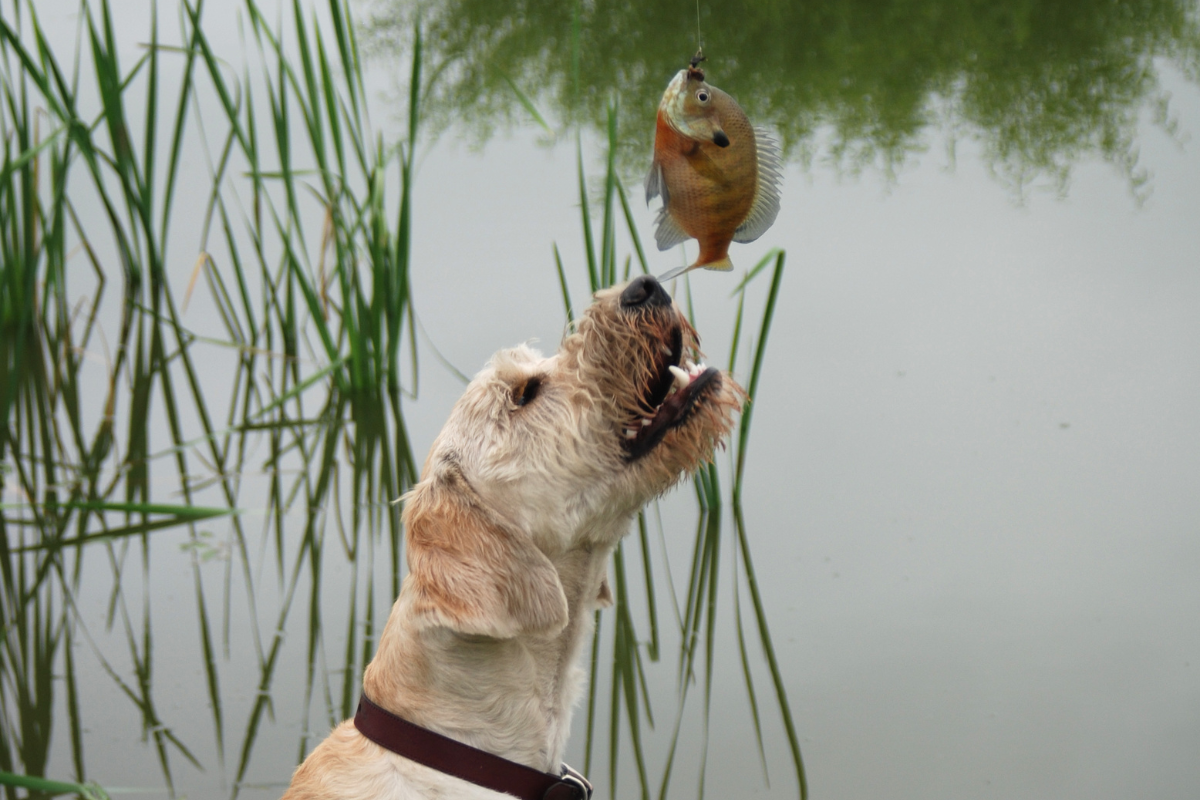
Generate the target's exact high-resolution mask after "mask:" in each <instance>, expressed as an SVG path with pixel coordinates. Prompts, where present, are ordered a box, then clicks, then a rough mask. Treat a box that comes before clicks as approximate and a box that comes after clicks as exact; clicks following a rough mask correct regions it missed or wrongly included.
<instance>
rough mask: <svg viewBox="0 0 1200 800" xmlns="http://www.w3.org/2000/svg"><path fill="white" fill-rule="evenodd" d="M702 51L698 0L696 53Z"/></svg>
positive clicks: (697, 1)
mask: <svg viewBox="0 0 1200 800" xmlns="http://www.w3.org/2000/svg"><path fill="white" fill-rule="evenodd" d="M703 50H704V44H703V43H702V42H701V41H700V0H696V51H697V52H702V51H703Z"/></svg>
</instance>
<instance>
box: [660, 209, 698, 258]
mask: <svg viewBox="0 0 1200 800" xmlns="http://www.w3.org/2000/svg"><path fill="white" fill-rule="evenodd" d="M654 225H655V230H654V241H655V242H656V243H657V244H658V249H659V250H670V249H671V248H672V247H674V246H675V245H677V244H681V243H683V242H686V241H687V240H688V239H690V238H692V237H691V236H689V235H688V233H687V231H685V230H684V229H683V228H681V227H679V223H678V222H676V221H675V218H674V217H672V216H671V215H670V214H669V213H667V207H666V206H665V205H664V206H663V207H662V208H660V209H659V210H658V216H657V217H655V218H654Z"/></svg>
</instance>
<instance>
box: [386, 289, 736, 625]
mask: <svg viewBox="0 0 1200 800" xmlns="http://www.w3.org/2000/svg"><path fill="white" fill-rule="evenodd" d="M698 344H699V342H698V339H697V336H696V332H695V330H694V329H693V328H692V326H691V325H690V324H688V322H687V320H686V319H685V318H684V316H683V315H682V314H681V313H680V311H679V309H678V308H677V307H676V306H675V305H674V303H672V301H671V298H670V297H669V296H668V295H667V293H666V292H665V291H663V289H662V287H661V286H660V285H659V284H658V282H657V281H655V280H654V279H653V278H651V277H649V276H645V277H642V278H638V279H636V280H634V281H632V282H630V283H629V284H627V285H625V286H620V287H615V288H612V289H607V290H605V291H602V292H599V293H597V295H596V298H595V302H594V303H593V304H592V306H591V307H590V308H588V310H587V311H586V312H585V313H584V315H583V317H582V318H581V319H580V320H579V325H578V329H577V330H576V332H575V333H572V334H570V335H569V336H567V337H566V338H565V339H564V340H563V342H562V345H561V347H560V349H559V352H558V353H557V354H555V355H553V356H551V357H549V358H543V357H542V356H540V355H539V354H538V353H537V352H536V351H534V350H532V349H530V348H528V347H525V346H522V347H517V348H514V349H512V350H504V351H501V352H499V353H497V354H496V355H495V356H494V357H493V358H492V360H491V362H490V363H489V364H488V366H487V367H486V368H484V370H483V371H481V372H480V373H479V374H478V375H476V376H475V378H474V379H473V380H472V381H471V383H470V385H469V386H468V387H467V390H466V392H465V393H464V394H463V396H462V398H461V399H460V400H459V401H458V403H457V404H456V405H455V407H454V410H453V411H452V412H451V414H450V419H449V420H448V421H447V422H446V425H445V427H444V428H443V429H442V432H441V434H440V435H439V436H438V437H437V439H436V440H435V442H434V444H433V447H432V448H431V450H430V453H429V457H428V459H427V460H426V462H425V468H424V473H423V475H422V480H421V482H420V483H419V484H418V485H417V487H416V488H415V489H414V490H413V491H412V492H411V493H409V495H408V496H407V498H406V500H407V504H406V507H405V512H404V513H405V524H406V528H407V532H408V534H407V535H408V561H409V569H410V582H411V583H412V590H413V591H414V592H415V598H414V600H415V602H416V604H417V606H416V607H417V610H418V611H419V612H422V613H425V614H427V615H428V617H429V619H430V621H431V622H433V623H435V624H439V625H446V626H448V627H451V628H454V629H456V630H459V631H461V632H464V633H471V634H480V635H486V636H496V637H509V636H514V635H516V634H517V633H520V632H523V631H542V630H544V631H554V630H556V629H558V628H560V627H561V626H562V625H563V624H565V622H566V616H567V606H566V599H565V596H564V594H563V590H562V587H561V586H560V584H559V582H558V577H557V573H556V571H555V569H554V567H553V566H552V564H551V562H550V559H551V558H553V557H556V556H558V555H560V554H562V553H564V552H566V551H568V550H571V549H573V548H578V547H585V548H586V547H592V548H608V547H611V546H612V545H613V544H615V543H616V541H617V540H618V539H619V538H620V537H621V536H622V535H624V534H625V532H626V531H627V529H628V525H629V519H630V517H631V516H632V515H633V514H634V513H635V512H636V511H637V509H638V508H640V507H641V506H642V505H643V504H644V503H645V502H646V501H648V500H649V499H651V498H652V497H654V496H656V495H658V494H660V493H661V492H663V491H665V490H666V489H668V488H670V487H671V486H672V485H674V484H675V483H676V482H677V481H678V480H679V479H680V478H681V477H682V476H683V475H685V474H687V473H689V472H691V471H692V470H695V469H696V468H698V467H699V466H700V465H701V464H702V463H704V462H705V461H706V460H708V459H710V458H711V457H712V452H713V449H714V447H715V446H716V445H717V443H718V442H719V441H720V440H721V439H722V437H724V436H725V435H726V434H727V433H728V431H729V429H730V427H731V425H732V416H733V412H735V411H736V410H737V409H738V408H739V407H740V405H741V399H742V397H743V396H744V393H743V392H742V390H741V388H740V387H738V385H737V384H736V383H734V381H733V379H732V378H731V377H730V376H729V375H728V374H724V373H722V372H720V371H719V370H717V369H714V368H711V367H707V368H706V367H704V366H703V364H702V363H700V364H697V362H698V361H699V358H700V356H699V351H698V350H697V347H698Z"/></svg>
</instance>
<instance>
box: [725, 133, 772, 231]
mask: <svg viewBox="0 0 1200 800" xmlns="http://www.w3.org/2000/svg"><path fill="white" fill-rule="evenodd" d="M754 144H755V146H756V149H757V151H758V186H757V188H756V189H755V192H754V204H753V205H752V206H751V207H750V213H749V214H748V215H747V216H746V219H745V220H744V221H743V222H742V224H741V225H739V226H738V229H737V230H736V231H734V232H733V240H734V241H735V242H753V241H754V240H755V239H757V238H758V237H760V236H762V235H763V234H764V233H766V232H767V228H769V227H771V224H772V223H774V222H775V217H777V216H779V195H780V187H781V186H782V184H783V159H782V158H781V156H780V150H779V142H777V141H776V140H775V137H774V136H772V135H771V133H770V132H769V131H767V130H766V129H765V128H755V129H754Z"/></svg>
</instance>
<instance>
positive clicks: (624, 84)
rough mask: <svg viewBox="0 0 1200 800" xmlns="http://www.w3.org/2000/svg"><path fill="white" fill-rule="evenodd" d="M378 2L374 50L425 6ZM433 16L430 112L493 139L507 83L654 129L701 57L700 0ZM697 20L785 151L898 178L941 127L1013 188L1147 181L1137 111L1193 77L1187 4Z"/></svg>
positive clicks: (948, 6) (941, 4) (792, 9)
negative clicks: (1094, 167) (1122, 178)
mask: <svg viewBox="0 0 1200 800" xmlns="http://www.w3.org/2000/svg"><path fill="white" fill-rule="evenodd" d="M384 8H385V11H384V12H383V13H381V14H379V15H378V16H377V17H376V20H375V24H374V26H373V29H374V33H375V35H376V37H377V41H379V42H383V43H387V42H396V41H403V40H405V38H406V36H405V33H404V32H405V31H407V30H408V29H409V27H410V25H411V21H412V17H413V15H414V13H415V12H416V10H417V8H418V6H416V5H414V4H412V3H411V2H407V0H390V5H386V6H385V7H384ZM420 13H421V15H422V19H423V22H424V27H425V30H426V34H425V35H426V43H427V46H428V48H429V50H430V51H431V52H432V53H433V54H434V58H435V60H440V61H441V62H442V65H443V67H444V68H445V70H444V72H442V73H441V74H440V75H439V76H438V78H437V79H436V81H435V82H434V83H433V85H432V86H431V89H430V100H431V102H430V104H429V106H428V108H429V109H430V110H431V111H432V113H433V114H434V116H435V118H436V119H437V120H438V121H439V122H440V123H441V124H442V125H446V124H449V123H456V124H460V125H462V126H464V127H465V128H466V129H468V130H469V131H471V132H472V134H473V135H474V136H476V137H478V138H480V139H483V138H486V137H487V136H489V135H490V134H491V133H492V132H493V131H494V130H495V129H497V128H498V127H500V128H503V127H507V126H509V125H512V124H514V123H515V122H518V121H522V120H527V119H528V117H527V113H526V112H525V110H524V109H523V108H522V106H521V104H520V103H519V102H517V100H516V97H515V95H514V92H513V89H512V84H515V85H516V86H517V87H519V88H520V90H521V91H523V92H525V93H526V94H527V95H529V96H531V97H533V98H534V99H535V101H536V102H537V103H538V105H539V106H540V107H541V108H543V109H546V108H552V109H553V110H554V113H555V114H556V115H557V117H558V119H560V120H561V121H562V122H564V123H572V122H577V121H585V122H591V123H596V124H600V123H602V121H603V118H604V108H605V105H606V104H607V102H608V100H609V98H610V97H611V96H612V95H614V94H615V95H616V96H618V97H619V100H620V102H621V104H622V105H623V107H624V108H625V109H626V114H625V119H627V120H628V119H631V118H632V119H646V120H649V119H650V118H651V113H652V110H653V108H654V107H655V106H656V104H657V103H658V99H659V97H660V96H661V94H662V91H663V88H664V87H665V85H666V83H667V81H668V79H669V78H670V76H671V75H672V74H673V73H674V72H675V71H676V70H678V69H680V68H681V67H683V66H684V65H685V63H686V61H687V58H688V56H690V55H691V53H692V52H693V51H694V50H695V49H696V12H695V6H694V4H693V3H691V2H690V0H675V2H669V3H625V2H617V1H616V0H595V1H594V2H586V3H585V2H577V3H563V2H560V1H559V0H525V1H524V2H519V3H496V2H493V1H492V0H446V1H445V2H439V3H433V4H426V5H423V6H420ZM699 21H700V26H701V30H702V33H703V44H704V49H705V52H706V53H707V54H708V55H709V62H708V64H707V65H706V66H707V69H708V73H709V77H710V80H712V82H713V83H714V84H715V85H717V86H720V87H721V88H723V89H725V90H726V91H728V92H730V93H731V94H733V95H734V96H736V97H737V99H738V101H739V102H740V103H741V104H742V106H743V107H744V108H745V109H746V112H747V114H749V115H750V117H751V119H753V120H755V121H756V122H759V123H770V124H772V125H774V126H775V127H776V128H777V129H778V131H779V133H780V134H781V136H782V139H783V141H784V144H785V150H786V152H787V153H788V154H789V155H790V156H791V157H793V158H798V159H800V160H803V161H805V162H811V160H812V159H813V158H814V157H816V158H820V159H828V160H829V161H831V162H832V163H834V164H835V165H836V166H837V167H838V168H839V169H842V170H850V171H856V170H859V169H862V168H863V167H865V166H868V165H870V166H875V167H879V168H881V169H883V170H885V171H889V172H893V171H894V170H896V169H897V168H898V167H899V166H900V165H902V164H903V163H904V162H905V161H906V160H907V159H909V158H910V157H912V156H913V155H914V154H916V153H919V152H921V151H922V150H923V149H924V148H925V146H926V142H927V137H926V135H925V131H926V129H927V128H929V127H936V128H941V129H945V130H947V131H948V132H949V133H950V134H951V138H956V137H957V138H962V137H970V138H977V139H978V140H980V141H981V142H982V144H983V147H982V150H983V152H984V153H985V158H986V159H987V161H988V164H989V166H990V167H992V168H993V170H994V171H995V172H996V173H997V174H999V175H1000V176H1002V177H1003V178H1004V179H1006V180H1008V181H1011V182H1012V183H1014V184H1015V185H1017V186H1025V185H1028V184H1029V182H1030V181H1032V180H1034V179H1035V178H1039V177H1042V178H1050V179H1052V180H1053V181H1055V182H1057V183H1059V184H1060V185H1065V181H1066V178H1067V176H1068V173H1069V170H1070V167H1071V165H1072V164H1073V163H1075V162H1077V161H1078V160H1080V159H1081V158H1084V157H1088V156H1093V155H1095V156H1099V157H1101V158H1103V159H1105V160H1106V161H1108V162H1110V163H1112V164H1114V165H1116V166H1117V167H1118V168H1120V169H1121V170H1122V171H1123V172H1124V173H1125V174H1126V175H1127V176H1128V178H1129V179H1130V181H1131V184H1132V186H1134V187H1135V188H1136V187H1137V186H1138V185H1140V183H1141V182H1142V180H1143V179H1144V176H1143V175H1142V174H1141V172H1140V170H1139V169H1138V166H1137V148H1136V144H1135V141H1134V138H1135V136H1134V134H1135V124H1136V122H1137V118H1138V116H1139V114H1141V113H1143V112H1144V111H1146V110H1150V111H1152V113H1154V114H1155V115H1156V118H1157V119H1158V120H1159V122H1160V123H1162V124H1166V125H1168V126H1169V124H1170V121H1169V119H1170V118H1169V112H1168V109H1167V104H1168V98H1167V96H1166V94H1165V93H1164V92H1163V91H1162V90H1161V89H1160V87H1159V80H1158V75H1159V71H1160V70H1161V69H1163V68H1164V66H1166V65H1168V64H1169V65H1172V66H1173V67H1175V68H1178V69H1180V70H1182V71H1183V72H1184V73H1185V74H1187V75H1188V76H1189V78H1190V79H1191V80H1196V79H1197V76H1198V75H1200V67H1198V64H1200V32H1198V30H1200V27H1198V24H1197V16H1196V11H1195V6H1194V4H1193V3H1192V2H1190V0H1130V1H1129V2H1107V1H1106V0H1047V1H1045V2H1032V1H1031V0H1007V1H1006V2H995V0H989V1H988V2H982V0H923V1H922V0H913V1H912V2H905V3H895V2H883V1H882V0H818V1H817V2H807V3H797V2H784V1H783V0H776V1H775V2H762V0H753V1H752V0H726V1H725V2H720V3H713V2H704V3H701V5H700V20H699ZM510 81H511V84H510ZM629 127H630V128H631V131H630V133H631V136H632V140H631V141H627V143H626V144H627V147H628V150H629V152H628V153H627V155H628V156H629V161H630V162H632V161H633V160H634V159H642V160H645V154H646V153H647V152H648V149H649V147H650V141H651V134H652V126H651V125H649V124H646V125H642V126H629ZM633 128H636V130H632V129H633ZM826 133H827V134H828V135H827V136H826V135H825V134H826Z"/></svg>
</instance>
